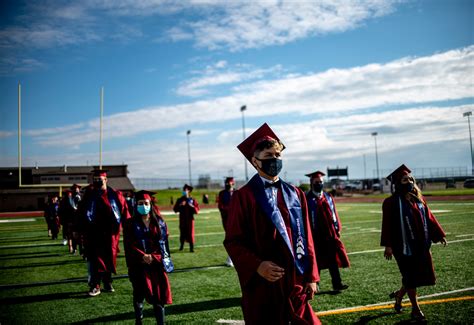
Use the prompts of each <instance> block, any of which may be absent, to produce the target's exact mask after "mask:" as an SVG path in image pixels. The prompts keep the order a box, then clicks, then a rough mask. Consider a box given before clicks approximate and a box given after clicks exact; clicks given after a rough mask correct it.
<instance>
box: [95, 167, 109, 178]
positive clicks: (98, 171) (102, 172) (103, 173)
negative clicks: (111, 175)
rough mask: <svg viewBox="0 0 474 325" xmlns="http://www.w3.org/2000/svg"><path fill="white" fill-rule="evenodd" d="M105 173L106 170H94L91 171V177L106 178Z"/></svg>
mask: <svg viewBox="0 0 474 325" xmlns="http://www.w3.org/2000/svg"><path fill="white" fill-rule="evenodd" d="M107 172H108V170H106V169H94V170H93V171H92V175H93V176H97V177H100V176H104V177H107Z"/></svg>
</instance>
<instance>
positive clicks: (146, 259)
mask: <svg viewBox="0 0 474 325" xmlns="http://www.w3.org/2000/svg"><path fill="white" fill-rule="evenodd" d="M143 262H145V263H146V264H151V263H152V262H153V257H151V255H150V254H145V255H143Z"/></svg>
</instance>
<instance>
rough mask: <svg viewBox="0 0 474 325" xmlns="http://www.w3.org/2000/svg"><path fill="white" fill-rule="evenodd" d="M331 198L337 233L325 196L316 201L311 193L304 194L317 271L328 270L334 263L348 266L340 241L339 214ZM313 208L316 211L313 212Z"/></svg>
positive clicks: (344, 250)
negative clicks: (337, 226)
mask: <svg viewBox="0 0 474 325" xmlns="http://www.w3.org/2000/svg"><path fill="white" fill-rule="evenodd" d="M328 195H331V194H328ZM331 198H332V202H333V204H334V212H335V214H336V220H337V223H338V225H339V230H338V231H337V230H336V228H335V226H334V222H333V218H332V211H331V206H330V205H329V202H328V200H327V198H326V196H325V195H322V196H321V198H319V199H318V198H317V197H316V195H314V193H313V192H312V191H309V192H308V193H306V199H307V201H308V210H309V211H308V214H309V219H310V222H311V223H312V227H311V229H312V231H313V239H314V250H315V251H316V261H317V262H318V269H319V270H323V269H327V268H329V266H330V265H331V264H332V263H334V262H336V263H337V265H338V266H339V267H349V266H350V262H349V257H348V256H347V253H346V248H345V247H344V244H343V243H342V241H341V239H340V233H341V229H342V224H341V219H339V214H338V213H337V209H336V202H335V201H334V198H333V197H331ZM315 206H316V211H314V207H315ZM313 221H314V224H313Z"/></svg>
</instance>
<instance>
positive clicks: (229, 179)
mask: <svg viewBox="0 0 474 325" xmlns="http://www.w3.org/2000/svg"><path fill="white" fill-rule="evenodd" d="M224 182H225V183H234V178H233V177H226V178H225V181H224Z"/></svg>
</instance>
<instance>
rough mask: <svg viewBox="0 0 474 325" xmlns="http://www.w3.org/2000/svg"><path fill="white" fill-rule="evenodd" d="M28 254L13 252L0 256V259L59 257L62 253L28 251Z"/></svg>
mask: <svg viewBox="0 0 474 325" xmlns="http://www.w3.org/2000/svg"><path fill="white" fill-rule="evenodd" d="M29 255H30V256H26V255H25V254H15V255H10V256H5V257H4V256H0V260H1V261H6V260H19V259H22V260H23V259H28V258H44V257H61V256H63V255H61V254H53V253H48V252H46V253H43V254H37V253H30V254H29Z"/></svg>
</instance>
